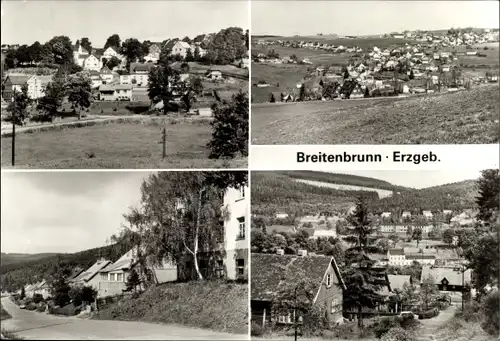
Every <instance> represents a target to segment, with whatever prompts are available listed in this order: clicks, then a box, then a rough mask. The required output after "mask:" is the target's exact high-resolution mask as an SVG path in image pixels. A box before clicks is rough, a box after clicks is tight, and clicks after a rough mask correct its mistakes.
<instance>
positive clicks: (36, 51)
mask: <svg viewBox="0 0 500 341" xmlns="http://www.w3.org/2000/svg"><path fill="white" fill-rule="evenodd" d="M28 49H29V54H30V57H31V60H32V61H33V62H34V63H38V62H41V61H42V58H43V47H42V44H40V43H39V42H38V41H35V42H34V43H33V44H31V46H30V47H29V48H28Z"/></svg>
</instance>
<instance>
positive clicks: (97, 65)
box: [81, 54, 102, 71]
mask: <svg viewBox="0 0 500 341" xmlns="http://www.w3.org/2000/svg"><path fill="white" fill-rule="evenodd" d="M81 66H82V67H83V69H84V70H90V71H100V70H101V69H102V62H101V61H100V60H99V58H97V57H96V56H94V55H93V54H91V55H89V56H88V57H87V58H85V59H84V60H83V64H82V65H81Z"/></svg>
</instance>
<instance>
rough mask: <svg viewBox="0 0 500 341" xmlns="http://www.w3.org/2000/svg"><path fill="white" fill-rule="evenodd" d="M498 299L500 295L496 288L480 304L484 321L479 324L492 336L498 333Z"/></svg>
mask: <svg viewBox="0 0 500 341" xmlns="http://www.w3.org/2000/svg"><path fill="white" fill-rule="evenodd" d="M499 300H500V297H499V294H498V290H497V291H495V292H492V293H490V294H488V296H486V297H485V299H484V301H483V303H482V305H481V308H482V309H481V310H482V311H483V312H484V322H483V323H482V324H481V327H483V329H484V331H486V332H487V333H488V334H490V335H494V336H497V335H498V333H499V329H500V328H499V324H500V313H499V311H498V303H499Z"/></svg>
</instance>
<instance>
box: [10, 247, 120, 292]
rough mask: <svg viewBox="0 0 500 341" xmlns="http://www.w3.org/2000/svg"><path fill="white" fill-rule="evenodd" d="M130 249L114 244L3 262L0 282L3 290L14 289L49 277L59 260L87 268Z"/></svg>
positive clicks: (115, 257)
mask: <svg viewBox="0 0 500 341" xmlns="http://www.w3.org/2000/svg"><path fill="white" fill-rule="evenodd" d="M128 250H129V248H128V247H127V246H126V245H121V244H114V245H109V246H104V247H99V248H94V249H89V250H85V251H80V252H76V253H67V254H56V255H52V256H48V257H45V258H39V259H31V260H27V261H24V262H17V263H16V262H15V263H10V264H5V265H4V264H2V266H1V267H0V273H1V276H0V284H1V287H2V289H3V290H7V291H14V290H17V289H19V288H21V287H22V286H24V285H26V284H28V283H35V282H38V281H40V280H42V279H45V278H47V277H48V276H49V275H50V273H51V271H52V269H53V267H54V265H55V264H57V262H59V261H61V262H63V263H65V264H67V265H68V266H70V267H72V268H74V267H81V268H83V269H87V268H88V267H90V266H91V265H92V264H94V263H95V262H96V261H97V260H98V259H99V258H101V257H104V258H106V259H109V260H111V261H116V260H117V259H118V258H120V257H121V256H122V255H123V254H124V253H125V252H127V251H128ZM2 257H3V255H2Z"/></svg>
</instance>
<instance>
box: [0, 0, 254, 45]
mask: <svg viewBox="0 0 500 341" xmlns="http://www.w3.org/2000/svg"><path fill="white" fill-rule="evenodd" d="M248 18H249V3H248V2H246V1H154V0H153V1H145V0H141V1H128V0H124V1H120V0H113V1H110V0H107V1H106V0H98V1H90V0H85V1H76V0H64V1H61V0H51V1H49V0H44V1H41V0H8V1H2V44H32V43H34V42H35V41H40V42H42V43H43V42H45V41H47V40H49V39H50V38H52V37H54V36H58V35H66V36H68V37H70V38H71V40H72V41H73V42H75V41H76V40H77V39H79V38H82V37H88V38H90V41H91V42H92V44H93V46H94V47H102V46H103V45H104V43H105V42H106V39H107V38H108V37H109V36H111V35H112V34H114V33H117V34H119V35H120V38H121V39H122V41H123V40H125V39H126V38H130V37H134V38H137V39H139V40H141V41H142V40H151V41H163V40H164V39H166V38H176V37H185V36H189V37H191V38H194V37H195V36H196V35H198V34H201V33H212V32H217V31H219V30H220V29H222V28H227V27H230V26H237V27H241V28H243V29H248V28H249V21H248Z"/></svg>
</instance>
